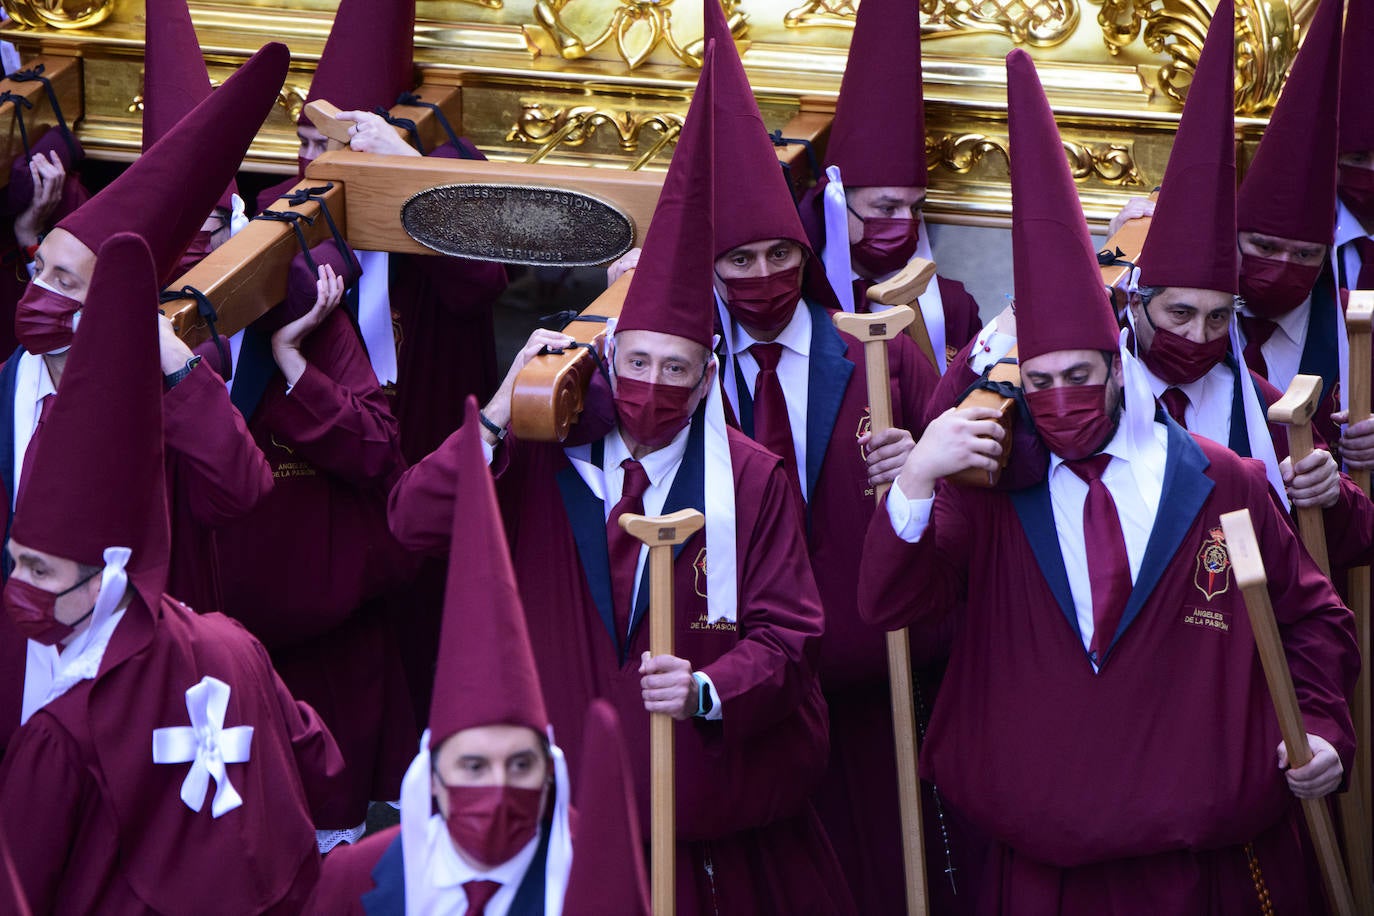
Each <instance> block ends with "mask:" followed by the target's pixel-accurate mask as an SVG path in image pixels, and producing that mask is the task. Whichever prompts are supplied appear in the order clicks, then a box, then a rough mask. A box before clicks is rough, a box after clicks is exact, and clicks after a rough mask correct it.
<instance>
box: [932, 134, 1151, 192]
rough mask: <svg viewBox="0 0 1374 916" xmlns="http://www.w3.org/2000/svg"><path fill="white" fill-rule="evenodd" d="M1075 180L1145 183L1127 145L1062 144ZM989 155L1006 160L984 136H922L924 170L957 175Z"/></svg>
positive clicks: (1001, 146)
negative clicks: (925, 168) (924, 140)
mask: <svg viewBox="0 0 1374 916" xmlns="http://www.w3.org/2000/svg"><path fill="white" fill-rule="evenodd" d="M1063 144H1064V152H1065V154H1066V155H1067V156H1068V159H1069V168H1070V169H1071V171H1072V173H1073V177H1074V180H1075V181H1087V180H1089V179H1096V180H1098V181H1101V182H1102V183H1103V184H1106V185H1109V186H1112V187H1139V186H1143V185H1144V184H1145V181H1144V179H1143V177H1142V176H1141V174H1140V169H1139V167H1138V166H1137V165H1136V162H1135V156H1134V155H1133V154H1132V151H1131V145H1130V144H1128V143H1076V142H1072V141H1069V140H1065V141H1063ZM989 153H997V154H999V155H1001V156H1002V157H1003V158H1006V155H1007V147H1006V143H1005V141H1001V140H994V139H993V138H991V137H988V136H986V135H984V134H945V135H944V136H940V137H933V136H928V137H926V167H927V168H928V169H930V170H932V171H933V170H935V169H937V168H943V169H946V170H948V171H951V172H954V173H955V174H958V175H966V174H968V173H969V172H971V171H972V170H973V169H974V167H976V166H977V165H978V164H979V163H980V162H981V161H982V160H983V157H984V156H986V155H988V154H989Z"/></svg>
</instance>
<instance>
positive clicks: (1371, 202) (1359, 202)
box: [1336, 165, 1374, 229]
mask: <svg viewBox="0 0 1374 916" xmlns="http://www.w3.org/2000/svg"><path fill="white" fill-rule="evenodd" d="M1338 175H1339V177H1338V178H1337V179H1336V194H1337V196H1339V197H1340V199H1341V200H1342V201H1344V202H1345V205H1346V206H1347V207H1349V208H1350V212H1351V213H1353V214H1355V218H1356V219H1357V220H1359V221H1360V225H1361V226H1363V227H1364V228H1365V229H1370V228H1374V169H1366V168H1363V167H1361V166H1358V165H1343V166H1340V167H1339V169H1338Z"/></svg>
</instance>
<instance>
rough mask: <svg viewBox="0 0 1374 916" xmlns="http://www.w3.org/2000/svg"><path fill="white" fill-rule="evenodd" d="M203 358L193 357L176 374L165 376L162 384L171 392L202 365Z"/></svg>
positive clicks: (171, 373)
mask: <svg viewBox="0 0 1374 916" xmlns="http://www.w3.org/2000/svg"><path fill="white" fill-rule="evenodd" d="M202 358H203V357H200V356H193V357H191V358H190V359H188V360H187V361H186V365H184V366H182V367H181V368H180V369H178V370H177V371H175V372H169V373H168V374H167V375H164V376H163V377H162V384H163V385H165V386H166V388H167V390H168V391H171V390H172V389H173V388H175V387H176V386H177V385H178V384H180V383H181V382H182V381H183V380H185V378H186V376H188V375H190V374H191V372H192V370H194V369H195V368H196V366H199V365H200V361H201V359H202Z"/></svg>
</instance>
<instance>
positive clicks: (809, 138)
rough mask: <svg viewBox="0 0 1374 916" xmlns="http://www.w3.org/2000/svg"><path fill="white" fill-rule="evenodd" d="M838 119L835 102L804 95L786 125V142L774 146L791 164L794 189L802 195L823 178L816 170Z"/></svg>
mask: <svg viewBox="0 0 1374 916" xmlns="http://www.w3.org/2000/svg"><path fill="white" fill-rule="evenodd" d="M834 120H835V103H834V102H826V101H825V100H823V99H815V98H809V97H804V98H802V100H801V110H800V111H798V112H797V113H796V114H795V115H793V116H792V118H791V120H789V121H788V122H787V123H786V124H784V125H783V126H782V139H783V140H784V141H786V142H784V143H783V144H782V145H781V146H775V147H774V148H775V149H776V150H777V153H778V161H779V162H781V163H782V164H783V165H785V166H786V167H787V178H788V181H789V183H790V184H791V185H792V193H793V195H795V196H796V197H798V198H800V197H801V195H802V194H803V193H805V192H806V190H807V189H808V188H810V187H811V186H812V185H813V184H815V183H816V182H818V181H820V179H821V176H820V175H818V174H817V173H816V170H817V169H819V168H820V167H821V166H820V162H821V153H822V151H823V150H824V149H825V144H826V142H827V141H828V140H829V139H830V125H831V123H832V122H833V121H834ZM808 144H809V145H810V147H811V153H812V155H814V157H815V161H814V162H813V161H812V156H809V155H807V146H808Z"/></svg>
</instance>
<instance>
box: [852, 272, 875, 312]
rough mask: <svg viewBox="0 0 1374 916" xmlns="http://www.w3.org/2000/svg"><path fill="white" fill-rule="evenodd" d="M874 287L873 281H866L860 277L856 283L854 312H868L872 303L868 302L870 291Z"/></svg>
mask: <svg viewBox="0 0 1374 916" xmlns="http://www.w3.org/2000/svg"><path fill="white" fill-rule="evenodd" d="M872 286H873V281H872V280H865V279H864V278H863V277H858V278H857V279H855V281H854V311H856V312H867V311H869V306H870V305H871V303H870V302H869V301H868V290H869V288H870V287H872Z"/></svg>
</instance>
